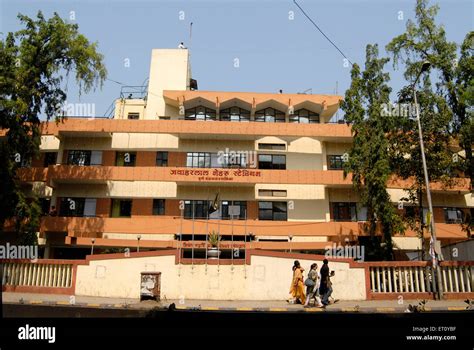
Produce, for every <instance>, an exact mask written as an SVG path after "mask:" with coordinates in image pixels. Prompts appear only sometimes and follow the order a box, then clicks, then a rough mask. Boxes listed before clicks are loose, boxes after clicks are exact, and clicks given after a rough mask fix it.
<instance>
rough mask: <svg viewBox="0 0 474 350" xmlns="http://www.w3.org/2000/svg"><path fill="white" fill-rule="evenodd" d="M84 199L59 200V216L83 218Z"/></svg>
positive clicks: (69, 198)
mask: <svg viewBox="0 0 474 350" xmlns="http://www.w3.org/2000/svg"><path fill="white" fill-rule="evenodd" d="M85 201H86V200H85V198H72V197H68V198H61V201H60V207H59V216H76V217H82V216H84V205H85Z"/></svg>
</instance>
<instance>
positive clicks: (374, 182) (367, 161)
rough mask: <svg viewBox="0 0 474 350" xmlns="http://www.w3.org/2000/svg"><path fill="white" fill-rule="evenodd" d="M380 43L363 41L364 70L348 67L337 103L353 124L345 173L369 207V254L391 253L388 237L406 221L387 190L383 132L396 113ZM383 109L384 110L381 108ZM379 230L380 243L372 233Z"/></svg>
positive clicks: (370, 256)
mask: <svg viewBox="0 0 474 350" xmlns="http://www.w3.org/2000/svg"><path fill="white" fill-rule="evenodd" d="M378 55H379V52H378V46H377V45H367V48H366V62H365V70H364V71H363V72H361V71H360V68H359V66H358V65H357V64H354V65H353V67H352V70H351V79H352V81H351V85H350V87H349V89H348V90H347V91H346V94H345V99H344V101H343V102H342V104H341V108H342V110H344V112H345V120H346V122H347V123H350V124H351V126H352V133H353V145H352V148H351V150H350V152H349V158H348V160H347V162H346V163H345V169H344V176H347V174H348V173H351V174H352V181H353V185H354V187H355V189H356V191H357V192H358V193H359V195H360V201H361V204H362V205H363V206H366V207H367V226H366V228H365V229H366V231H367V232H368V233H369V235H370V244H369V246H368V247H367V250H368V252H367V255H368V257H367V258H368V259H371V260H378V259H384V260H391V259H393V242H392V237H393V235H395V234H400V233H403V231H404V226H403V223H402V220H401V218H400V217H399V216H398V214H397V212H396V209H395V207H394V206H393V204H392V202H391V199H390V195H389V193H388V191H387V181H388V180H389V178H390V176H391V168H390V159H389V156H388V155H389V153H388V149H389V147H390V145H389V141H388V140H389V139H388V138H387V136H386V135H387V133H389V132H390V131H391V130H393V128H394V124H395V123H396V117H393V116H391V115H390V113H389V112H388V111H387V109H388V106H389V105H390V92H391V88H390V87H389V86H388V82H389V80H390V77H389V74H388V73H385V72H384V71H383V69H384V66H385V64H386V63H387V62H388V59H387V58H379V57H378ZM384 111H385V112H387V113H384ZM378 228H380V229H381V230H382V233H383V235H382V244H380V242H379V241H378V239H377V237H376V232H377V229H378Z"/></svg>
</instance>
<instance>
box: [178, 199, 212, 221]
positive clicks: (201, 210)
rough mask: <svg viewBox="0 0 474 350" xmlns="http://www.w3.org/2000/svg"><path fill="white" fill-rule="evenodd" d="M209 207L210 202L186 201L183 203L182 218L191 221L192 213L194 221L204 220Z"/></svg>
mask: <svg viewBox="0 0 474 350" xmlns="http://www.w3.org/2000/svg"><path fill="white" fill-rule="evenodd" d="M210 206H211V204H210V201H202V200H187V201H184V218H185V219H192V218H193V212H194V219H206V218H207V216H208V212H209V207H210Z"/></svg>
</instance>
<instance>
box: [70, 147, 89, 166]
mask: <svg viewBox="0 0 474 350" xmlns="http://www.w3.org/2000/svg"><path fill="white" fill-rule="evenodd" d="M91 153H92V152H91V151H79V150H69V151H68V152H67V164H68V165H79V166H86V165H90V164H91Z"/></svg>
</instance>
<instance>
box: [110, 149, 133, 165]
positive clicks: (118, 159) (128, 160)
mask: <svg viewBox="0 0 474 350" xmlns="http://www.w3.org/2000/svg"><path fill="white" fill-rule="evenodd" d="M136 158H137V154H136V152H116V156H115V165H116V166H135V160H136Z"/></svg>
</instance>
